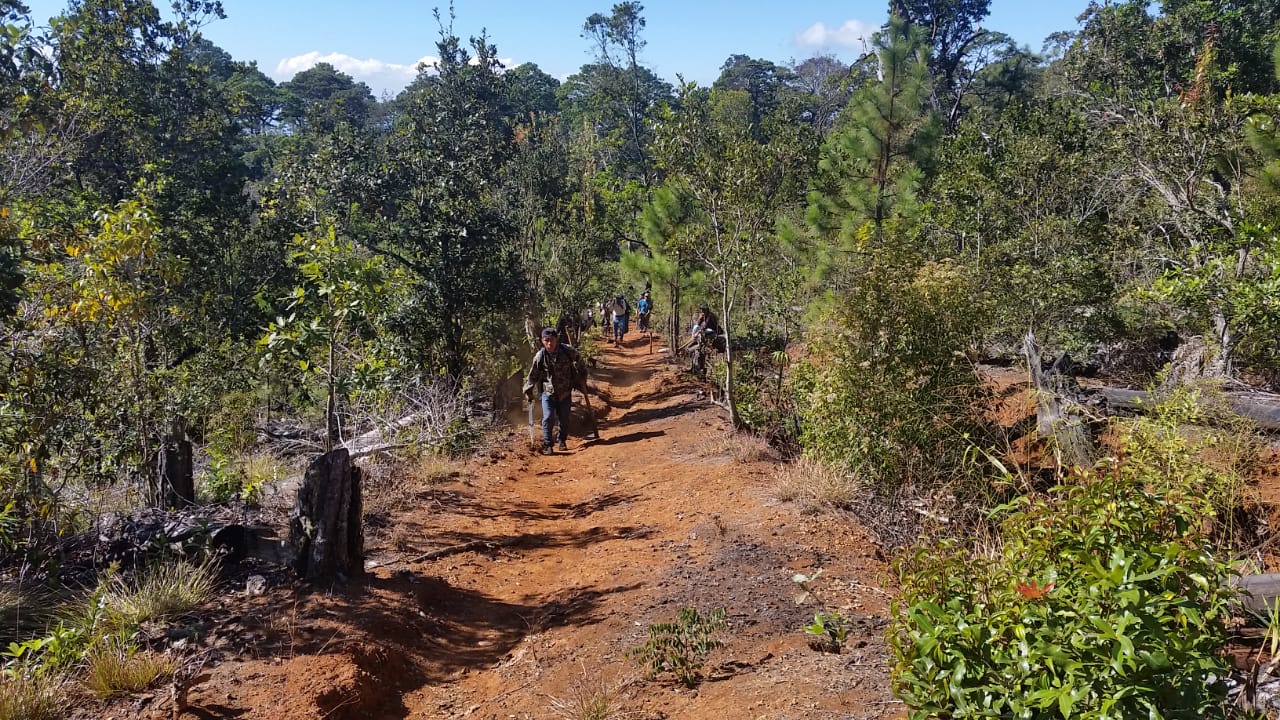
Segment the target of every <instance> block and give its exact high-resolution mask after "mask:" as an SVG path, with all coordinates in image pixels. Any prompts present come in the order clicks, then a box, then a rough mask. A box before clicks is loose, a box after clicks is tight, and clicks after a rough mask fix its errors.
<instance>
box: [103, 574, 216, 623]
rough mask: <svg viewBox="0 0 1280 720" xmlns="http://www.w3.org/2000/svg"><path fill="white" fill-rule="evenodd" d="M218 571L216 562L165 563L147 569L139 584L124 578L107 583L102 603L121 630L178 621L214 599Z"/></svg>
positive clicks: (116, 576)
mask: <svg viewBox="0 0 1280 720" xmlns="http://www.w3.org/2000/svg"><path fill="white" fill-rule="evenodd" d="M217 584H218V568H217V564H216V563H215V562H214V561H213V560H206V561H204V562H202V563H192V562H188V561H185V560H179V561H177V562H163V563H158V564H156V565H152V566H151V567H149V568H147V569H146V570H145V571H144V572H143V573H142V574H141V575H140V576H139V577H138V578H137V579H136V581H135V582H129V581H128V580H127V579H125V578H124V577H122V576H120V575H115V576H113V577H111V578H110V579H108V580H107V581H106V587H105V588H103V592H102V602H103V606H104V608H105V610H106V613H107V616H108V617H109V618H111V619H112V620H113V621H114V622H115V624H116V625H117V626H118V627H125V628H129V627H137V626H138V625H141V624H142V623H144V622H146V621H148V620H163V619H165V618H171V617H175V616H177V615H181V614H183V613H186V612H190V611H191V610H194V609H195V608H197V607H199V606H200V605H203V604H204V603H205V602H206V601H208V600H209V599H210V598H212V597H213V595H214V590H215V589H216V588H217Z"/></svg>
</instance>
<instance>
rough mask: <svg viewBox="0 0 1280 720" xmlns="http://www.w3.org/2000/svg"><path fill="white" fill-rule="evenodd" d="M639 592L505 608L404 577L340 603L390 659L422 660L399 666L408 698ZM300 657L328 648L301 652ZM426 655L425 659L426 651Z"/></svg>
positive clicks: (378, 580) (553, 596)
mask: <svg viewBox="0 0 1280 720" xmlns="http://www.w3.org/2000/svg"><path fill="white" fill-rule="evenodd" d="M637 587H638V586H636V585H629V586H627V585H616V586H594V587H588V588H568V589H565V590H561V591H558V592H554V593H549V594H547V595H542V596H534V597H530V598H528V599H525V600H523V601H522V602H504V601H501V600H498V599H496V598H494V597H492V596H490V595H488V594H486V593H484V592H482V591H480V590H475V589H471V588H464V587H456V586H453V585H450V584H449V582H448V581H446V580H445V579H443V578H439V577H434V576H429V575H423V574H416V573H413V572H409V571H402V572H398V573H396V574H394V575H392V576H391V577H377V576H373V577H369V578H367V579H366V580H365V582H364V583H363V584H360V585H354V586H352V587H351V589H350V590H349V591H348V593H346V597H344V598H342V600H340V601H339V602H340V603H341V604H347V603H348V602H349V603H350V605H349V607H346V608H342V610H341V612H342V615H343V616H344V617H350V618H352V619H353V621H354V622H353V625H355V626H356V627H359V628H361V629H362V630H363V631H364V632H365V633H367V634H368V638H367V639H370V640H374V641H377V642H378V643H380V644H382V645H383V647H384V648H385V649H386V650H387V651H388V655H392V654H395V653H401V656H402V657H406V658H407V657H419V658H423V659H425V662H423V663H407V662H400V663H397V664H398V665H399V667H398V668H397V670H398V671H399V672H395V673H392V675H393V677H392V678H388V679H389V680H391V682H390V683H389V684H391V685H393V686H395V687H396V689H397V690H400V691H401V692H404V691H406V690H409V689H412V688H414V687H422V686H423V685H427V684H432V683H439V682H442V681H445V680H448V679H450V678H453V677H455V676H456V673H457V672H458V671H459V670H466V669H475V668H490V667H492V666H493V665H494V664H495V663H497V662H499V661H501V660H502V659H503V658H504V657H506V656H507V655H508V654H510V653H511V651H512V650H513V649H514V648H515V647H516V646H517V645H519V644H520V642H521V641H522V640H523V639H524V638H525V637H526V636H528V635H530V634H533V633H538V632H543V631H546V630H549V629H553V628H558V627H580V626H585V625H591V624H594V623H596V622H598V621H599V620H600V617H599V609H600V605H601V602H602V600H603V599H604V598H605V597H607V596H608V595H611V594H615V593H625V592H629V591H631V590H634V589H636V588H637ZM293 650H295V651H299V652H301V653H321V652H325V651H326V648H324V647H323V646H321V647H295V648H293ZM424 650H426V652H424Z"/></svg>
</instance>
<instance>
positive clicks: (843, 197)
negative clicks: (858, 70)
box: [806, 16, 940, 264]
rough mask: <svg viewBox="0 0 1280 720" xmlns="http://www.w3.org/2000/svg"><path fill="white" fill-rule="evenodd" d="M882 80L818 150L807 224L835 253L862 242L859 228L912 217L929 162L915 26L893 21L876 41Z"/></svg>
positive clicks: (930, 129) (930, 137) (934, 132)
mask: <svg viewBox="0 0 1280 720" xmlns="http://www.w3.org/2000/svg"><path fill="white" fill-rule="evenodd" d="M875 52H876V54H877V58H878V60H879V69H880V74H881V77H882V79H881V80H880V81H879V82H874V83H869V84H867V85H866V86H864V87H863V88H861V89H860V90H859V91H858V93H857V94H856V96H855V97H854V99H853V100H852V101H851V102H850V104H849V107H848V108H846V110H845V116H844V117H842V119H841V123H840V126H839V128H838V129H837V130H836V132H835V133H833V134H832V136H831V137H830V138H829V139H828V140H827V144H826V145H825V146H824V147H823V150H822V158H821V160H819V162H818V172H817V174H816V175H815V189H814V190H813V191H811V192H810V193H809V211H808V216H807V218H806V219H807V220H808V222H809V225H810V226H811V227H812V228H813V229H814V231H815V232H817V233H818V234H819V236H820V238H821V239H822V240H823V241H827V245H826V246H823V247H822V248H820V249H821V250H822V252H820V253H819V254H820V255H821V256H822V257H824V258H826V260H825V262H824V264H829V263H831V262H834V260H833V259H832V256H833V255H836V254H838V253H839V252H849V251H850V250H851V249H855V248H857V246H859V245H861V244H864V243H865V238H864V237H863V226H864V225H865V224H867V223H870V224H871V226H872V227H873V228H874V230H875V231H876V233H879V231H880V230H881V228H882V227H883V226H884V225H885V224H886V223H888V222H890V221H891V220H893V219H895V218H906V217H912V216H914V214H915V212H916V208H917V204H918V199H917V191H918V189H919V187H920V183H921V181H922V178H923V176H924V170H923V168H925V167H928V166H929V165H930V164H931V158H932V154H933V152H934V148H935V144H936V142H937V139H938V134H939V131H940V128H939V125H938V122H937V119H936V117H935V116H934V115H933V114H931V113H930V112H929V111H928V109H927V107H926V104H925V103H926V99H927V97H928V92H929V85H928V73H927V60H926V51H925V47H924V44H923V39H922V36H921V31H920V29H919V28H916V27H914V26H911V25H908V24H906V23H905V22H904V21H903V20H902V19H901V18H899V17H896V16H895V17H891V18H890V21H889V25H888V27H886V28H885V29H884V30H883V31H881V32H880V33H879V34H877V35H876V39H875Z"/></svg>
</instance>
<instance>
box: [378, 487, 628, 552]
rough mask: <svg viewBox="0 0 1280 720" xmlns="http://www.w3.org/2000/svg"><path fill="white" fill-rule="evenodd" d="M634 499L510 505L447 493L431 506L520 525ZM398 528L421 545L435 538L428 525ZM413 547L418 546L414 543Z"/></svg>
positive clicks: (611, 496)
mask: <svg viewBox="0 0 1280 720" xmlns="http://www.w3.org/2000/svg"><path fill="white" fill-rule="evenodd" d="M638 499H639V497H638V496H637V495H633V494H629V493H607V494H604V495H597V496H595V497H591V498H588V499H586V500H583V501H581V502H577V503H554V504H552V505H549V506H548V505H543V504H541V503H537V502H532V501H528V500H525V501H518V502H514V503H512V502H510V501H507V502H503V503H500V504H499V503H494V502H490V501H488V500H486V499H484V498H481V497H477V496H475V495H464V494H461V493H450V494H449V495H448V496H447V500H446V501H443V502H441V501H437V502H436V503H434V506H433V510H434V512H435V513H436V514H437V515H443V514H448V515H457V516H460V517H470V518H478V519H481V520H493V519H496V518H503V517H509V518H515V519H517V520H521V521H523V522H540V521H542V522H551V521H555V520H563V519H565V518H566V517H570V518H584V517H587V516H588V515H593V514H595V513H598V512H600V511H601V510H607V509H609V508H611V507H616V506H618V505H625V504H627V503H630V502H634V501H635V500H638ZM399 525H400V526H402V527H404V528H405V530H407V531H408V532H409V533H411V534H412V535H413V536H414V537H419V538H422V539H423V540H424V542H426V541H428V540H429V539H430V538H432V537H438V536H433V534H432V528H431V527H430V526H429V525H424V524H421V523H413V522H409V521H407V520H405V519H401V520H400V522H399ZM417 544H420V543H415V545H417ZM420 552H421V551H420Z"/></svg>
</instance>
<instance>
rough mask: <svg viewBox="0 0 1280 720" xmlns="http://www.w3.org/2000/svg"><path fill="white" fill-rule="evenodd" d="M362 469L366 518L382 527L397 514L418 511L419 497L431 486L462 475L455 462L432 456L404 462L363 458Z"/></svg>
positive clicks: (459, 467)
mask: <svg viewBox="0 0 1280 720" xmlns="http://www.w3.org/2000/svg"><path fill="white" fill-rule="evenodd" d="M361 467H362V468H363V469H364V471H365V480H364V490H363V493H364V495H363V501H364V512H365V516H366V517H369V516H376V517H378V518H381V521H382V522H383V523H390V521H391V519H392V517H393V516H394V515H395V513H397V512H400V511H403V510H407V509H411V508H416V507H418V506H419V505H420V502H421V498H420V495H421V494H422V493H424V492H426V491H427V490H429V489H430V488H431V487H432V486H434V485H439V484H441V483H444V482H448V481H449V480H453V479H455V478H457V477H459V476H461V475H462V466H461V465H460V464H459V463H458V462H457V461H454V460H450V459H449V458H447V457H444V456H441V455H435V454H431V453H427V454H424V455H422V456H420V457H417V458H411V459H408V460H405V461H404V462H396V461H392V460H389V459H386V458H365V459H363V460H362V461H361Z"/></svg>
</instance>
